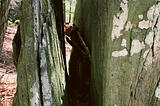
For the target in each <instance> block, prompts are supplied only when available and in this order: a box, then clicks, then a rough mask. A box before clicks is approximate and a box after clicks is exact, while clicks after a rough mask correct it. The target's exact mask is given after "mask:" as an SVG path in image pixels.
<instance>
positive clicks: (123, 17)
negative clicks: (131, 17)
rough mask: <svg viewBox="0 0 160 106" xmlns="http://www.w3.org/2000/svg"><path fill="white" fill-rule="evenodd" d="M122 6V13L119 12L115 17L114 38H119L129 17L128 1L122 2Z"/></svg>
mask: <svg viewBox="0 0 160 106" xmlns="http://www.w3.org/2000/svg"><path fill="white" fill-rule="evenodd" d="M120 7H121V8H122V11H123V12H122V13H117V17H116V16H114V18H113V28H112V36H111V37H112V40H113V39H115V38H119V37H120V36H121V35H122V34H121V33H120V32H121V30H123V29H124V25H125V23H126V21H127V18H128V1H127V0H123V3H122V2H121V4H120Z"/></svg>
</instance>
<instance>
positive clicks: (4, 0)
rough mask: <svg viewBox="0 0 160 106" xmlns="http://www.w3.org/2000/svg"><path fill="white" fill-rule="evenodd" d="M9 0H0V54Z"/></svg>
mask: <svg viewBox="0 0 160 106" xmlns="http://www.w3.org/2000/svg"><path fill="white" fill-rule="evenodd" d="M10 1H11V0H1V8H0V9H1V11H0V22H1V23H0V54H1V51H2V47H3V41H4V36H5V33H6V28H7V21H8V13H9V4H10Z"/></svg>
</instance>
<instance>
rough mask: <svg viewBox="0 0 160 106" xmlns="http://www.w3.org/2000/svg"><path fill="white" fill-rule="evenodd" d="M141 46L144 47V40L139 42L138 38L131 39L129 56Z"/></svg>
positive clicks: (137, 51) (139, 49)
mask: <svg viewBox="0 0 160 106" xmlns="http://www.w3.org/2000/svg"><path fill="white" fill-rule="evenodd" d="M143 48H145V44H144V42H142V43H140V41H139V40H133V41H132V46H131V56H132V55H133V54H134V53H139V52H140V51H141V50H142V49H143Z"/></svg>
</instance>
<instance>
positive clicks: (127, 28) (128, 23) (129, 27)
mask: <svg viewBox="0 0 160 106" xmlns="http://www.w3.org/2000/svg"><path fill="white" fill-rule="evenodd" d="M132 26H133V25H132V24H131V22H130V21H128V22H127V25H126V27H125V28H126V29H125V31H128V30H129V29H131V28H132Z"/></svg>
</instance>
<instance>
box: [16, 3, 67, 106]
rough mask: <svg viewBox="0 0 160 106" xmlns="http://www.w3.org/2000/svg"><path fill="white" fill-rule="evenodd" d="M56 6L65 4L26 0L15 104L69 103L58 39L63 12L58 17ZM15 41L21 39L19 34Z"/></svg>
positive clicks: (53, 105)
mask: <svg viewBox="0 0 160 106" xmlns="http://www.w3.org/2000/svg"><path fill="white" fill-rule="evenodd" d="M54 5H60V6H61V2H60V1H57V2H54V3H53V2H50V1H49V0H30V2H28V0H23V1H22V11H20V12H21V15H20V39H21V47H20V48H19V49H20V54H19V53H17V54H16V55H17V56H18V54H19V56H18V65H17V83H18V86H17V91H16V94H15V96H14V100H13V106H68V101H67V92H66V81H65V66H64V59H63V56H62V52H61V47H60V43H59V39H58V36H63V35H60V34H62V33H63V32H62V31H63V30H62V28H63V24H59V26H56V20H57V18H58V19H62V15H57V18H55V13H54V8H55V7H54ZM59 8H60V7H59ZM55 11H56V10H55ZM57 11H58V10H57ZM61 12H62V11H61ZM56 13H58V12H56ZM57 22H59V23H62V22H63V21H62V20H61V21H60V20H57ZM57 29H59V30H57ZM58 31H61V32H59V33H58ZM14 40H15V41H14V42H17V41H18V40H17V41H16V36H15V38H14ZM15 45H18V44H16V43H15ZM17 47H18V46H17ZM16 50H17V49H15V51H16ZM16 59H17V57H16ZM16 61H17V60H16Z"/></svg>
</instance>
